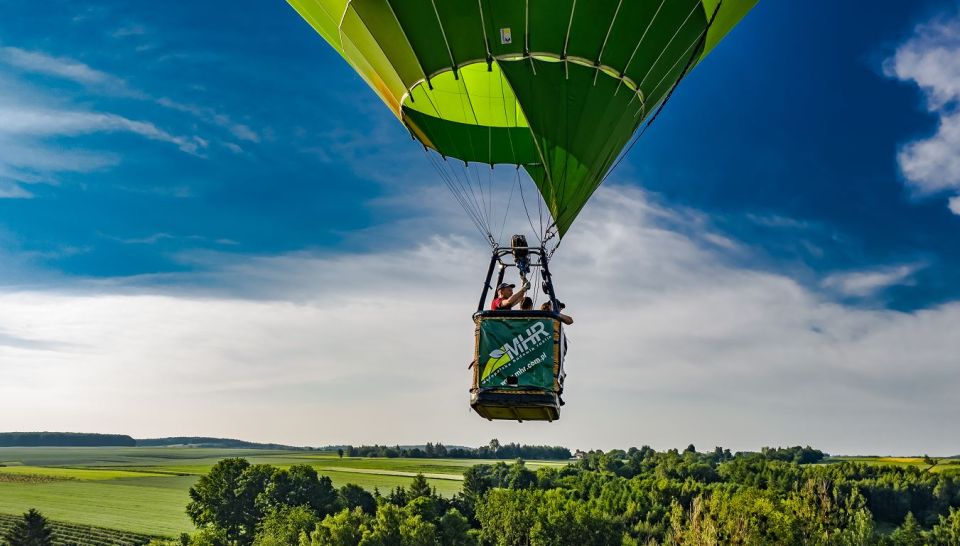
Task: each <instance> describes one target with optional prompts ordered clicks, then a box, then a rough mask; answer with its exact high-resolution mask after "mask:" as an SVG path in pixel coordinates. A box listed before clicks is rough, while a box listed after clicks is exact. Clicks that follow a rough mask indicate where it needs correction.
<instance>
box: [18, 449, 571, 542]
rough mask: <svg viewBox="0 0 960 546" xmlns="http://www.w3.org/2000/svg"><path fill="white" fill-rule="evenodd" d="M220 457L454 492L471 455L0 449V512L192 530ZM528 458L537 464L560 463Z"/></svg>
mask: <svg viewBox="0 0 960 546" xmlns="http://www.w3.org/2000/svg"><path fill="white" fill-rule="evenodd" d="M225 457H244V458H246V459H247V460H249V461H250V462H251V463H264V464H271V465H275V466H279V467H289V466H291V465H294V464H309V465H311V466H313V467H314V468H316V469H317V471H318V472H319V473H320V474H323V475H325V476H329V477H330V479H331V480H332V481H333V484H334V485H335V486H337V487H339V486H341V485H344V484H347V483H354V484H357V485H360V486H362V487H364V488H366V489H368V490H371V491H372V490H373V489H374V488H378V489H379V490H380V491H382V492H387V491H389V490H390V489H393V488H394V487H396V486H398V485H399V486H406V485H408V484H409V483H410V481H411V480H412V479H413V476H415V475H416V474H417V473H422V474H424V475H425V476H426V477H427V478H428V480H429V482H430V484H431V485H433V486H434V487H436V488H437V492H438V493H440V494H441V495H445V496H450V495H453V494H455V493H457V492H458V491H460V482H461V480H462V474H463V472H464V470H466V469H467V468H469V467H471V466H473V465H475V464H479V463H490V462H491V461H488V460H476V459H380V458H362V457H355V458H351V457H344V458H343V459H340V458H339V457H337V455H336V454H330V453H318V452H311V451H265V450H258V449H208V448H189V447H167V448H69V447H63V448H0V465H2V466H0V514H21V513H23V512H25V511H26V510H27V509H29V508H36V509H38V510H40V511H41V512H43V514H44V515H46V516H47V517H49V518H50V519H52V520H57V521H62V522H69V523H75V524H85V525H96V526H99V527H107V528H111V529H117V530H122V531H129V532H133V533H143V534H149V535H168V536H169V535H175V534H178V533H180V532H184V531H191V530H192V529H193V525H192V524H191V522H190V520H189V518H188V517H187V515H186V513H185V511H184V509H185V507H186V505H187V502H188V501H189V497H188V494H187V492H188V490H189V489H190V486H191V485H193V483H194V482H195V481H196V480H197V478H198V477H199V476H201V475H203V474H205V473H206V472H207V471H209V470H210V468H211V467H212V466H213V465H214V464H216V462H217V461H219V460H220V459H223V458H225ZM559 464H564V463H556V462H531V463H528V465H529V466H530V467H532V468H537V467H539V466H543V465H559Z"/></svg>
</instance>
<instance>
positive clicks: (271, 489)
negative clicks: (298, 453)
mask: <svg viewBox="0 0 960 546" xmlns="http://www.w3.org/2000/svg"><path fill="white" fill-rule="evenodd" d="M256 502H257V504H258V506H259V507H260V508H261V509H262V510H264V511H265V512H269V511H271V510H277V509H280V508H283V507H287V506H307V507H309V508H310V510H312V511H313V512H314V514H316V515H317V516H319V517H323V516H326V515H327V514H331V513H333V512H335V511H336V508H337V492H336V490H334V488H333V483H332V482H331V481H330V478H328V477H327V476H320V475H318V474H317V471H316V470H315V469H314V468H313V467H311V466H308V465H304V464H298V465H294V466H291V467H290V469H289V470H283V469H277V470H274V471H273V472H272V474H271V475H270V478H269V480H268V482H267V484H266V487H265V488H264V490H263V492H262V493H260V494H259V495H258V496H257V499H256Z"/></svg>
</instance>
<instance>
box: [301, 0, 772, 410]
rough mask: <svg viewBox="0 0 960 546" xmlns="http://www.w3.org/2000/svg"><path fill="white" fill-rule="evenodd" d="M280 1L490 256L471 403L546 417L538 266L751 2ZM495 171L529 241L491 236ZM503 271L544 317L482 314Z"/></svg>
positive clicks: (543, 280) (547, 280)
mask: <svg viewBox="0 0 960 546" xmlns="http://www.w3.org/2000/svg"><path fill="white" fill-rule="evenodd" d="M288 2H289V3H290V4H291V5H292V6H293V8H294V9H295V10H296V11H297V12H298V13H300V15H301V16H302V17H303V18H304V19H305V20H306V21H307V22H308V23H309V24H310V25H311V26H312V27H313V28H314V29H315V30H316V31H317V32H318V33H319V34H320V35H321V36H322V37H323V38H324V39H325V40H326V41H327V42H328V43H329V44H330V45H331V46H332V47H333V48H334V49H336V50H337V51H338V52H339V53H340V54H341V55H342V56H343V58H344V59H346V61H347V62H348V63H350V65H351V66H352V67H353V68H354V69H355V70H356V71H357V73H358V74H359V75H360V76H361V77H362V78H363V79H364V80H365V81H366V82H367V83H368V84H369V85H370V87H371V88H372V89H373V90H374V91H375V92H376V93H377V94H378V95H379V96H380V98H381V99H382V100H383V102H384V103H385V104H386V105H387V107H388V108H389V109H390V111H391V112H393V114H394V115H395V116H396V117H397V119H399V120H400V122H401V123H403V124H404V126H406V128H407V129H408V130H409V132H410V134H411V135H412V136H413V138H414V139H416V140H417V141H419V143H420V144H422V146H423V147H424V149H425V150H427V151H428V156H429V157H430V159H431V162H432V163H433V165H434V166H435V167H436V168H437V171H438V173H439V174H440V178H441V179H442V181H443V182H444V183H445V184H446V185H447V187H448V188H449V189H450V190H451V191H452V192H453V194H454V196H455V197H456V198H457V200H458V202H459V203H460V205H461V206H462V207H463V208H464V210H465V211H466V213H467V215H468V217H469V218H470V219H471V220H472V221H473V223H474V224H475V225H476V226H477V227H478V229H479V230H480V231H481V232H482V233H483V234H484V236H485V237H486V238H487V240H488V241H489V242H490V243H491V246H492V247H493V256H492V258H491V262H490V268H489V271H488V274H487V278H486V281H485V283H484V288H483V293H482V296H481V300H480V304H479V306H478V309H477V313H475V315H474V321H475V323H476V329H475V332H476V343H475V351H474V352H475V360H474V365H473V366H472V369H473V386H472V389H471V405H472V407H473V408H474V409H475V410H476V411H477V412H478V413H479V414H480V415H482V416H484V417H487V418H488V419H517V420H550V421H552V420H555V419H557V418H559V409H560V404H561V402H560V399H559V394H560V392H561V390H562V377H563V372H562V362H563V357H564V355H563V352H564V351H563V348H562V346H563V343H564V342H563V340H564V336H563V332H562V323H561V322H560V321H559V318H558V313H559V302H558V301H557V298H556V294H555V292H554V289H553V281H552V279H551V276H550V272H549V265H548V261H549V259H550V257H551V256H552V254H553V251H554V250H556V246H557V245H558V244H559V242H560V240H561V239H562V238H563V236H564V235H565V234H566V233H567V232H568V230H569V229H570V227H571V225H572V224H573V222H574V220H575V219H576V217H577V215H578V214H579V213H580V211H581V210H582V209H583V207H584V205H586V203H587V201H588V200H589V199H590V196H591V195H592V194H593V193H594V191H596V189H597V187H599V185H600V184H601V183H602V182H603V180H604V178H605V177H606V176H607V175H608V173H609V172H610V171H611V170H612V169H613V168H614V167H615V166H616V164H617V162H618V161H619V160H620V159H622V157H623V155H624V153H625V149H626V150H629V148H630V146H632V143H633V142H635V139H636V138H638V137H639V135H640V134H642V132H643V129H640V128H641V125H643V124H644V123H646V124H647V125H646V126H649V123H651V122H652V120H653V119H655V118H656V116H657V114H658V113H659V112H660V110H661V109H662V108H663V106H664V105H665V104H666V102H667V100H668V99H669V98H670V95H671V94H672V93H673V90H674V89H675V88H676V86H677V84H678V83H679V82H680V80H682V79H683V78H684V76H686V75H687V74H688V73H689V72H690V70H691V69H693V68H694V67H695V66H696V65H697V64H698V63H700V62H701V61H702V60H703V59H704V58H705V57H706V56H707V54H708V53H709V52H710V51H711V50H712V49H713V48H714V47H715V46H716V45H717V43H719V42H720V40H721V39H722V38H723V37H724V36H725V35H726V34H727V33H728V32H729V31H730V29H731V28H733V26H734V25H736V24H737V23H738V22H739V21H740V20H741V19H742V18H743V16H744V15H746V13H747V12H748V11H749V10H750V9H751V8H752V7H753V6H754V5H755V4H756V2H757V0H288ZM644 129H645V127H644ZM495 165H512V166H514V168H515V170H516V175H517V177H519V176H520V173H521V171H523V172H525V173H526V174H527V175H528V176H529V179H530V180H532V182H533V183H534V184H535V185H536V188H537V189H538V190H539V197H540V199H542V201H539V200H538V203H542V205H543V207H545V208H546V211H547V213H548V214H549V218H548V219H547V221H546V222H544V221H543V220H541V228H540V230H539V231H538V230H536V229H535V228H534V226H533V222H532V221H531V228H532V229H534V231H538V232H537V233H536V235H537V243H536V244H530V245H528V244H527V242H526V240H525V238H523V237H516V236H515V237H514V238H513V240H512V241H511V244H509V245H501V244H500V242H499V240H498V237H496V236H494V234H493V231H494V227H495V225H494V224H495V222H492V221H491V215H490V212H491V209H492V207H491V205H490V203H489V202H488V201H489V199H491V198H492V192H491V191H490V189H489V182H488V184H487V191H486V192H484V180H483V177H482V175H481V174H480V170H479V169H481V168H483V167H484V166H490V168H492V167H493V166H495ZM518 185H519V187H520V190H521V192H522V185H520V184H519V178H518ZM512 195H513V192H512V190H511V197H512ZM478 196H479V197H478ZM521 196H522V194H521ZM524 208H526V203H525V202H524ZM541 216H542V215H541ZM528 217H529V213H528ZM501 235H502V234H501ZM548 243H549V244H548ZM514 267H515V268H517V269H519V271H520V273H521V275H522V278H523V280H524V281H526V274H527V273H528V272H529V271H531V270H536V271H538V272H539V274H540V284H539V286H542V288H543V290H544V294H545V295H546V296H547V297H548V299H549V301H550V302H551V309H552V311H506V310H487V309H485V301H486V298H487V296H488V293H489V291H490V289H491V288H492V286H499V285H500V284H501V283H502V282H503V278H504V271H505V269H507V268H514ZM497 270H498V271H499V272H498V273H497V280H496V283H495V284H494V283H493V282H492V281H493V278H494V274H495V271H497Z"/></svg>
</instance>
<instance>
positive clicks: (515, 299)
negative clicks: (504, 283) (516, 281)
mask: <svg viewBox="0 0 960 546" xmlns="http://www.w3.org/2000/svg"><path fill="white" fill-rule="evenodd" d="M528 288H530V284H529V283H526V284H524V285H523V286H521V287H520V290H517V292H516V293H515V294H514V295H512V296H510V297H509V298H507V299H506V300H504V301H503V303H501V304H500V307H513V306H514V305H516V304H517V303H519V302H520V300H522V299H523V297H524V296H525V295H526V294H527V289H528Z"/></svg>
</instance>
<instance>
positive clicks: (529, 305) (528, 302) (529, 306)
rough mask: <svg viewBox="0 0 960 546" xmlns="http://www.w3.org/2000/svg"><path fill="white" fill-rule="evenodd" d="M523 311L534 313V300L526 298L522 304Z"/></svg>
mask: <svg viewBox="0 0 960 546" xmlns="http://www.w3.org/2000/svg"><path fill="white" fill-rule="evenodd" d="M520 310H521V311H533V299H531V298H530V296H524V298H523V300H522V301H521V302H520Z"/></svg>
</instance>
